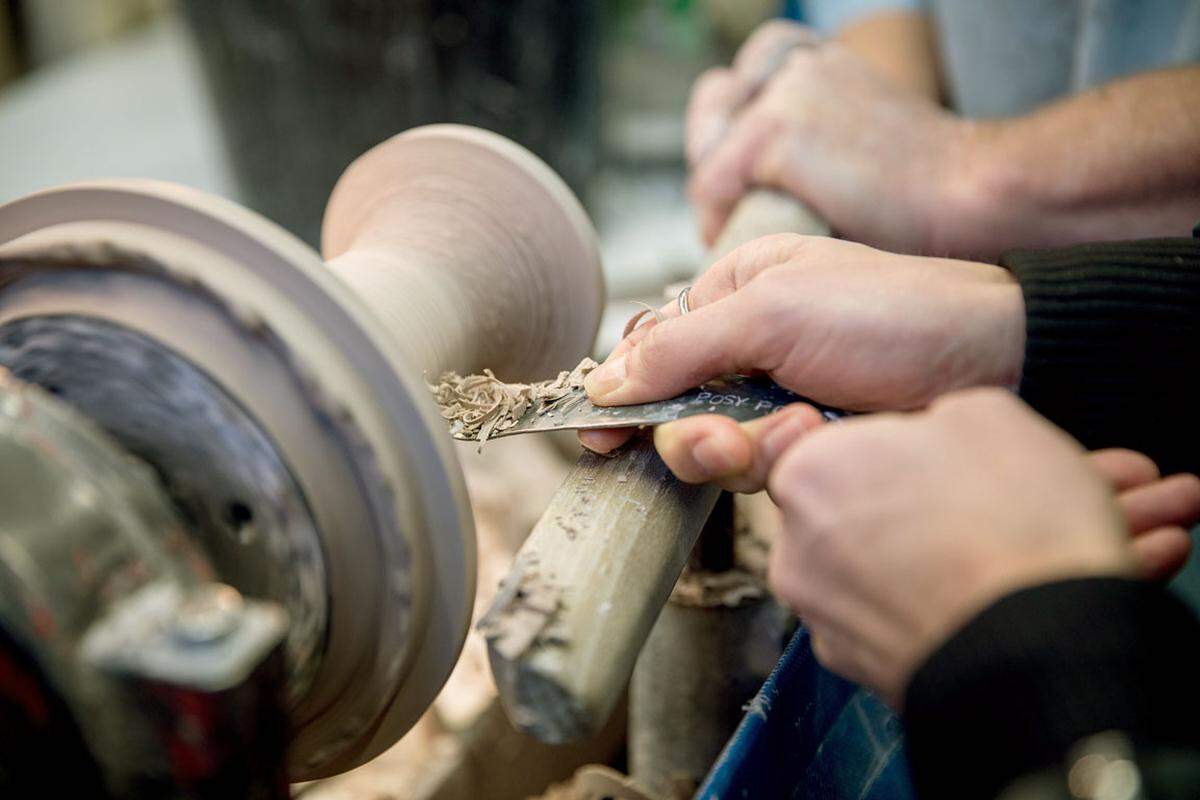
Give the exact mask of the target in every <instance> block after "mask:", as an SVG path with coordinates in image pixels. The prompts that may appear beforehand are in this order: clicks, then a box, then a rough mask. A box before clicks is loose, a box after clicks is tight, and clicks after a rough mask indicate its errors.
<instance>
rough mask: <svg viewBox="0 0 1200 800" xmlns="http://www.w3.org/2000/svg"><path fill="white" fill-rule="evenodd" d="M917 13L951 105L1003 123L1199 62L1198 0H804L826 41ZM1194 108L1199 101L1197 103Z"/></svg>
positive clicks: (809, 17) (805, 10)
mask: <svg viewBox="0 0 1200 800" xmlns="http://www.w3.org/2000/svg"><path fill="white" fill-rule="evenodd" d="M918 8H919V9H924V10H926V11H927V12H928V13H929V14H930V17H931V19H932V20H933V22H934V25H935V27H936V29H937V38H938V45H939V48H940V51H941V58H942V64H943V68H944V72H945V76H946V83H947V87H948V89H949V93H950V100H951V103H952V105H953V106H954V107H955V108H956V109H957V110H958V111H960V112H961V113H963V114H965V115H966V116H970V117H990V116H1009V115H1013V114H1020V113H1023V112H1026V111H1029V110H1031V109H1033V108H1035V107H1037V106H1039V105H1041V104H1043V103H1046V102H1048V101H1050V100H1053V99H1055V98H1057V97H1062V96H1064V95H1068V94H1074V93H1075V92H1078V91H1080V90H1082V89H1087V88H1089V87H1091V86H1096V85H1098V84H1101V83H1107V82H1108V81H1111V80H1113V79H1115V78H1119V77H1121V76H1124V75H1130V74H1133V73H1135V72H1143V71H1145V70H1150V69H1156V68H1159V67H1165V66H1170V65H1175V64H1183V63H1189V62H1196V61H1200V0H804V3H803V7H802V9H803V13H804V16H805V19H806V20H807V21H808V22H809V23H810V24H812V25H813V26H815V27H816V28H818V29H819V30H821V31H824V32H826V33H834V32H836V31H837V30H838V29H839V28H841V27H843V26H845V25H848V24H850V23H852V22H854V21H857V20H860V19H862V18H863V17H866V16H869V15H871V14H873V13H877V12H879V11H885V10H896V9H918ZM1197 100H1198V101H1200V98H1197Z"/></svg>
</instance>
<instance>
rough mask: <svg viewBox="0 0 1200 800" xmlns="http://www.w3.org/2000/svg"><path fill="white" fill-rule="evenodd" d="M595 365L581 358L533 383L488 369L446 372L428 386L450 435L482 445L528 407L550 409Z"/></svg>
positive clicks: (541, 410)
mask: <svg viewBox="0 0 1200 800" xmlns="http://www.w3.org/2000/svg"><path fill="white" fill-rule="evenodd" d="M595 368H596V362H595V361H593V360H592V359H590V358H585V359H583V361H580V362H579V365H578V366H576V367H575V369H573V370H571V371H569V372H567V371H564V372H560V373H558V377H557V378H554V379H553V380H548V381H539V382H537V383H505V382H504V381H502V380H500V379H499V378H497V377H496V376H495V375H494V374H493V373H492V371H491V370H490V369H485V370H484V371H483V374H482V375H467V376H465V377H464V376H462V375H459V374H458V373H456V372H447V373H444V374H443V375H442V376H441V377H440V378H439V379H438V383H437V384H428V386H429V391H431V392H433V397H434V399H435V400H437V404H438V407H439V410H440V411H441V414H442V419H444V420H446V421H447V422H449V423H450V433H451V435H453V436H456V437H459V438H465V439H474V440H475V441H477V442H479V446H480V449H482V447H483V443H484V442H486V441H487V440H488V439H489V438H491V437H492V436H494V435H495V434H497V433H500V432H501V431H504V430H507V429H508V428H511V427H512V426H513V425H515V424H516V422H517V420H518V419H520V418H521V416H522V415H524V414H525V412H526V411H528V410H529V409H530V408H536V410H537V413H538V414H545V413H546V412H548V411H551V410H553V408H554V405H555V403H557V402H558V401H560V400H562V399H563V398H565V397H567V396H568V395H570V394H571V393H572V392H575V391H576V390H579V389H582V388H583V379H584V377H585V376H586V375H587V374H588V373H589V372H591V371H592V370H593V369H595Z"/></svg>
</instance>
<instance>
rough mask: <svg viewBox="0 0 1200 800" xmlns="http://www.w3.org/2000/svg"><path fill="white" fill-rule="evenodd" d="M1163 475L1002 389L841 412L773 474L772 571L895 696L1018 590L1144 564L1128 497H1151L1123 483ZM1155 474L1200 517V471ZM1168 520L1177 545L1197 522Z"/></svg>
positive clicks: (791, 601)
mask: <svg viewBox="0 0 1200 800" xmlns="http://www.w3.org/2000/svg"><path fill="white" fill-rule="evenodd" d="M1106 460H1107V462H1108V464H1107V466H1101V465H1102V464H1103V463H1104V462H1105V461H1106ZM1098 461H1099V462H1100V464H1098V463H1097V462H1098ZM1150 475H1156V472H1154V471H1153V469H1152V467H1151V466H1148V465H1147V464H1146V463H1145V462H1144V461H1143V460H1141V459H1139V458H1138V457H1137V456H1135V455H1131V454H1129V453H1121V452H1117V453H1113V452H1112V451H1110V452H1109V453H1108V455H1106V456H1094V457H1092V458H1091V459H1089V458H1088V457H1087V456H1086V454H1085V453H1084V451H1083V450H1082V448H1081V447H1080V446H1079V445H1078V444H1077V443H1076V442H1075V441H1074V440H1072V439H1071V438H1070V437H1068V436H1067V435H1066V434H1065V433H1063V432H1062V431H1060V430H1058V429H1057V428H1055V427H1054V426H1052V425H1051V424H1050V423H1048V422H1046V421H1045V420H1044V419H1042V418H1041V417H1039V416H1037V415H1036V414H1035V413H1033V412H1032V411H1031V410H1030V409H1029V408H1028V407H1026V406H1025V405H1024V404H1023V403H1022V402H1021V401H1020V400H1018V399H1017V398H1015V397H1014V396H1013V395H1012V394H1011V393H1009V392H1006V391H1003V390H999V389H977V390H969V391H965V392H958V393H954V394H952V395H948V396H946V397H944V398H942V399H940V400H938V401H936V402H935V403H934V404H933V405H932V406H931V407H930V408H929V410H927V411H923V412H918V413H915V414H903V415H902V414H879V415H874V416H871V417H863V418H858V419H851V420H848V421H846V422H844V423H841V424H838V425H827V426H824V427H823V428H822V429H821V430H819V431H816V432H813V433H811V434H810V435H808V436H805V437H804V438H802V439H801V440H800V441H799V442H797V443H796V444H795V445H794V446H792V447H791V448H790V449H788V450H787V452H786V453H785V454H784V455H783V456H782V457H781V458H780V459H779V461H778V462H777V464H776V465H775V467H774V469H773V470H772V471H771V475H770V479H769V482H768V486H769V491H770V493H771V496H772V498H773V499H774V501H775V502H776V504H777V505H779V507H780V508H781V510H782V512H783V528H782V531H781V533H780V536H779V538H778V540H777V541H776V542H775V544H774V546H773V549H772V553H771V562H770V572H769V579H770V583H771V586H772V589H773V591H774V592H775V593H776V594H777V595H778V596H779V597H780V598H781V599H782V600H783V601H784V602H785V603H786V604H787V605H788V606H789V607H791V608H792V609H793V610H794V611H795V612H796V613H797V614H798V615H799V616H800V617H801V618H802V619H803V620H804V621H805V623H806V625H807V626H808V627H809V628H810V631H811V633H812V636H813V643H814V651H815V653H816V655H817V658H818V659H819V660H820V661H821V662H822V663H823V664H824V665H825V666H827V667H828V668H830V669H831V670H833V671H834V672H837V673H838V674H841V675H843V676H845V677H847V678H849V679H851V680H854V681H857V682H860V683H862V684H864V685H866V686H869V687H871V688H872V689H874V690H875V691H877V692H878V693H879V694H880V695H881V696H882V697H883V698H884V699H885V700H886V701H888V702H889V703H891V704H892V705H893V706H896V705H897V704H898V703H899V702H900V700H901V699H902V698H903V696H904V690H905V687H906V685H907V683H908V681H909V679H910V677H911V676H912V674H913V672H914V671H915V670H916V669H917V667H918V666H919V665H920V664H921V663H922V662H923V661H924V659H925V658H926V657H928V656H929V654H930V653H932V652H933V650H934V649H936V648H937V647H938V646H939V645H940V643H942V642H943V641H945V639H946V638H947V637H949V636H950V635H951V634H952V633H953V632H954V631H955V630H956V629H957V628H958V627H960V626H961V625H963V624H964V623H966V622H967V621H968V620H969V619H970V618H971V617H972V616H973V615H974V614H976V613H977V612H979V611H981V610H982V609H984V608H985V607H986V606H987V605H989V604H990V603H992V602H994V601H995V600H998V599H999V598H1000V597H1002V596H1004V595H1005V594H1008V593H1009V592H1012V591H1015V590H1017V589H1020V588H1023V587H1027V586H1033V585H1037V584H1040V583H1046V582H1050V581H1054V580H1058V579H1065V578H1070V577H1084V576H1102V575H1109V576H1125V577H1131V578H1132V577H1138V576H1139V574H1140V573H1141V572H1142V571H1143V570H1142V568H1141V567H1140V566H1139V559H1138V554H1137V552H1136V545H1132V546H1131V544H1130V540H1129V526H1128V523H1127V521H1126V517H1128V515H1129V513H1130V509H1129V508H1125V509H1124V512H1125V513H1124V515H1123V514H1122V510H1123V509H1122V507H1121V506H1122V503H1129V505H1136V504H1137V503H1139V502H1141V500H1144V499H1146V498H1145V497H1143V498H1141V500H1138V501H1135V502H1130V501H1129V499H1128V498H1130V497H1132V495H1128V494H1127V495H1126V498H1125V499H1124V500H1122V501H1121V502H1119V501H1118V500H1117V497H1116V495H1115V494H1114V491H1113V482H1114V479H1120V480H1121V481H1124V482H1126V483H1128V482H1129V481H1136V480H1139V479H1142V478H1147V477H1149V476H1150ZM1155 485H1156V486H1157V487H1158V488H1156V489H1147V490H1146V491H1147V492H1154V493H1158V494H1159V496H1158V497H1157V498H1156V500H1155V501H1154V504H1153V505H1155V506H1158V507H1160V510H1161V508H1162V507H1163V506H1164V505H1165V506H1172V505H1173V506H1174V511H1170V512H1166V511H1164V512H1162V513H1163V514H1166V515H1167V516H1172V515H1173V516H1175V517H1176V520H1175V521H1174V522H1175V523H1181V524H1183V525H1187V524H1190V523H1191V522H1192V521H1194V519H1195V518H1196V515H1197V513H1198V512H1200V483H1198V482H1197V481H1196V479H1195V478H1194V477H1191V476H1187V477H1181V478H1177V479H1174V481H1172V482H1170V483H1167V482H1159V483H1157V484H1156V483H1155V482H1154V481H1153V480H1151V481H1150V486H1155ZM1168 495H1170V496H1171V498H1173V499H1167V496H1168ZM1146 496H1147V497H1148V495H1146ZM1149 505H1150V504H1149V503H1147V504H1146V508H1148V507H1149ZM1143 510H1145V509H1143ZM1180 515H1182V517H1180ZM1163 518H1164V517H1162V516H1160V517H1158V518H1157V519H1150V518H1148V517H1147V518H1145V519H1143V520H1141V522H1142V523H1143V524H1150V525H1152V526H1153V529H1161V530H1167V529H1168V528H1170V529H1172V530H1173V532H1172V533H1170V534H1164V533H1155V534H1150V533H1146V534H1145V535H1144V536H1146V537H1148V536H1155V537H1158V538H1159V539H1160V540H1161V539H1163V538H1164V537H1169V538H1172V539H1173V540H1174V545H1173V546H1176V547H1177V546H1178V545H1179V543H1180V541H1181V540H1182V539H1186V533H1185V532H1184V529H1183V528H1182V527H1180V526H1179V524H1174V525H1172V524H1171V523H1168V524H1166V525H1163V524H1161V520H1162V519H1163ZM1143 540H1146V539H1145V538H1144V537H1143ZM1135 541H1137V540H1135ZM1160 544H1162V541H1160Z"/></svg>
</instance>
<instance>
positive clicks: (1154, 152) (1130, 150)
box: [933, 67, 1200, 257]
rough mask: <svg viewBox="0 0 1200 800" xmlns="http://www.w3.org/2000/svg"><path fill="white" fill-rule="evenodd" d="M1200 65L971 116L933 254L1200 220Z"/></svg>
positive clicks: (1129, 234)
mask: <svg viewBox="0 0 1200 800" xmlns="http://www.w3.org/2000/svg"><path fill="white" fill-rule="evenodd" d="M1196 97H1200V67H1184V68H1177V69H1170V70H1163V71H1158V72H1151V73H1144V74H1141V75H1136V76H1133V77H1131V78H1127V79H1124V80H1120V81H1116V82H1114V83H1111V84H1108V85H1106V86H1103V87H1099V88H1097V89H1094V90H1091V91H1088V92H1084V93H1082V94H1079V95H1076V96H1074V97H1071V98H1068V99H1065V100H1061V101H1059V102H1056V103H1053V104H1051V105H1049V106H1046V107H1045V108H1043V109H1041V110H1039V111H1036V112H1034V113H1032V114H1029V115H1027V116H1024V117H1019V118H1014V119H1009V120H997V121H966V122H964V129H965V134H964V137H963V140H962V142H961V143H960V146H958V147H957V148H955V150H954V155H953V160H954V169H952V170H948V176H949V177H948V180H947V184H948V185H946V186H945V187H942V188H941V194H942V203H941V206H942V207H941V209H940V211H936V210H935V211H934V213H935V214H936V215H937V217H938V219H937V220H935V221H934V223H935V224H934V228H933V230H934V237H933V238H934V242H933V246H934V249H935V250H937V251H938V252H955V253H970V254H974V255H976V256H978V257H985V256H992V257H994V256H995V254H997V253H998V252H1000V251H1001V250H1003V249H1006V248H1008V247H1043V246H1054V245H1061V244H1071V243H1074V242H1081V241H1095V240H1106V239H1133V238H1140V237H1149V236H1165V235H1179V234H1181V233H1184V232H1186V231H1187V230H1189V229H1190V228H1191V226H1192V224H1193V223H1194V222H1196V220H1197V219H1200V107H1197V105H1196V104H1195V103H1194V102H1192V101H1193V99H1194V98H1196Z"/></svg>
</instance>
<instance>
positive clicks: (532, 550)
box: [483, 190, 829, 742]
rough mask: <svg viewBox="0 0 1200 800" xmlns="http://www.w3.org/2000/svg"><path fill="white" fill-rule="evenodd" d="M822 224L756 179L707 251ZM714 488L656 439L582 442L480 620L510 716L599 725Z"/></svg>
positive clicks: (812, 230)
mask: <svg viewBox="0 0 1200 800" xmlns="http://www.w3.org/2000/svg"><path fill="white" fill-rule="evenodd" d="M783 231H791V232H798V233H808V234H816V235H821V234H828V232H829V229H828V227H827V226H825V225H824V223H822V222H820V221H819V220H817V219H816V218H815V217H814V216H813V215H812V214H810V213H809V212H808V211H807V210H806V209H804V208H803V207H802V206H801V205H800V204H798V203H797V202H796V201H795V200H793V199H791V198H789V197H786V196H784V195H781V194H779V193H776V192H770V191H765V190H760V191H756V192H753V193H751V194H750V195H748V196H747V197H746V198H745V199H744V200H743V201H742V202H741V203H740V204H739V205H738V207H737V208H736V209H735V211H734V213H733V215H732V216H731V218H730V220H729V222H728V224H727V225H726V227H725V230H724V231H723V232H722V235H721V237H720V238H719V239H718V241H717V243H716V244H715V246H714V247H713V249H712V251H710V257H709V263H711V261H712V260H714V259H716V258H718V257H720V256H721V255H724V254H725V253H727V252H728V251H730V250H732V249H733V248H734V247H737V246H738V245H740V244H743V243H745V242H747V241H750V240H751V239H755V238H757V237H759V236H763V235H766V234H769V233H779V232H783ZM719 494H720V489H718V488H717V487H716V486H713V485H703V486H692V485H688V484H685V483H682V482H680V481H678V480H676V479H675V477H674V476H673V475H671V473H670V472H669V471H668V470H667V468H666V466H665V465H664V464H663V462H662V460H661V459H660V458H659V457H658V454H657V453H656V452H655V451H654V447H653V444H652V443H651V442H650V441H649V440H648V439H646V438H638V439H635V440H634V441H633V442H631V443H630V444H628V445H626V446H625V447H623V448H622V449H621V450H620V451H618V452H617V453H616V455H614V456H612V457H609V458H606V457H601V456H597V455H594V454H591V453H585V454H583V455H582V456H581V457H580V459H579V462H578V463H577V464H576V465H575V467H574V469H572V471H571V472H570V474H569V475H568V476H567V479H566V480H565V481H564V482H563V484H562V486H561V487H560V488H559V490H558V492H557V493H556V495H555V497H554V499H553V500H552V501H551V503H550V506H549V507H548V508H547V509H546V513H545V514H543V515H542V518H541V520H540V521H539V522H538V524H537V526H536V527H535V528H534V530H533V532H532V533H531V534H530V536H529V539H528V540H527V541H526V543H525V545H524V547H522V549H521V551H520V552H519V553H518V554H517V557H516V560H515V562H514V565H513V569H512V571H511V572H510V573H509V575H508V577H507V578H506V579H505V580H504V581H503V582H502V583H501V586H500V589H499V591H498V592H497V595H496V598H495V600H494V602H493V605H492V608H491V609H490V611H489V613H488V616H487V617H486V618H485V621H484V623H483V629H484V632H485V634H486V636H487V638H488V649H489V658H490V661H491V665H492V672H493V674H494V676H495V678H496V683H497V687H498V689H499V691H500V697H501V700H502V701H503V702H504V705H505V709H506V710H507V711H508V714H509V717H510V719H511V720H512V722H513V723H514V724H515V725H517V726H518V727H520V728H521V729H523V730H525V731H527V732H529V733H531V734H533V735H534V736H537V737H539V738H541V739H543V740H544V741H549V742H563V741H571V740H574V739H577V738H580V737H582V736H586V735H588V734H589V733H591V732H594V731H595V730H597V729H598V728H599V727H600V726H602V725H603V724H604V722H605V720H606V719H607V718H608V715H609V713H610V712H611V710H612V709H613V707H614V706H615V705H616V702H617V700H618V699H619V698H620V696H621V693H622V692H623V691H624V689H625V686H626V684H627V682H628V680H629V676H630V673H631V672H632V670H633V666H634V663H635V661H636V659H637V656H638V653H639V652H640V651H641V649H642V645H643V644H644V643H645V641H646V638H647V636H648V635H649V633H650V629H651V627H652V626H653V625H654V621H655V619H656V618H657V617H658V614H659V612H660V611H661V610H662V607H663V605H664V603H665V602H666V600H667V598H668V596H669V595H670V593H671V589H672V587H673V586H674V585H675V581H676V580H677V579H678V578H679V575H680V572H681V571H682V570H683V567H684V565H685V563H686V562H687V558H688V554H689V553H690V552H691V550H692V547H693V546H694V545H695V543H696V538H697V536H698V535H699V533H700V530H701V528H702V527H703V526H704V522H705V520H706V519H707V518H708V515H709V513H710V511H711V510H712V508H713V505H714V504H715V503H716V501H717V497H718V495H719Z"/></svg>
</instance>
